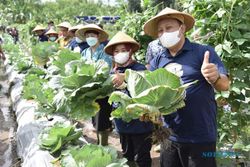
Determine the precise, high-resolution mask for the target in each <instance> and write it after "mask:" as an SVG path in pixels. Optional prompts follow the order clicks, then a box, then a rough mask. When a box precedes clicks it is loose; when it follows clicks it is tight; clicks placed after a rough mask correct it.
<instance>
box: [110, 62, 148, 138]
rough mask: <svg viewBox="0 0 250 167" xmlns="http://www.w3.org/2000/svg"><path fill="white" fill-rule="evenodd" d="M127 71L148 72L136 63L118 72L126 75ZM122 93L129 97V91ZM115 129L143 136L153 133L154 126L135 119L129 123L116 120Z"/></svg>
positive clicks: (119, 131) (123, 132)
mask: <svg viewBox="0 0 250 167" xmlns="http://www.w3.org/2000/svg"><path fill="white" fill-rule="evenodd" d="M126 69H132V70H134V71H143V70H146V67H145V66H144V65H142V64H140V63H137V62H134V63H132V64H130V65H128V66H127V67H118V68H117V71H118V72H119V73H125V71H126ZM113 73H114V72H113ZM122 92H123V93H126V94H128V95H129V92H128V90H127V89H125V90H122ZM113 106H114V105H113ZM116 107H117V106H115V108H116ZM115 128H116V131H117V132H118V133H122V134H143V133H149V132H152V131H153V124H152V123H150V122H143V121H140V120H139V119H133V120H132V121H130V122H128V123H127V122H125V121H123V120H122V119H115Z"/></svg>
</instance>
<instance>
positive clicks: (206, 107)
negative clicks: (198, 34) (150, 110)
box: [150, 39, 227, 143]
mask: <svg viewBox="0 0 250 167" xmlns="http://www.w3.org/2000/svg"><path fill="white" fill-rule="evenodd" d="M206 51H209V52H210V57H209V62H210V63H214V64H216V65H217V67H218V70H219V72H220V73H221V74H225V75H227V71H226V69H225V67H224V65H223V63H222V62H221V60H220V58H219V56H218V55H217V54H216V52H215V51H214V49H213V48H212V47H210V46H205V45H200V44H197V43H191V42H190V41H189V40H188V39H186V40H185V43H184V46H183V48H182V49H181V50H180V51H179V52H178V53H177V55H176V56H174V57H173V56H171V55H170V53H169V50H168V49H167V50H166V51H165V52H164V53H162V54H161V55H158V56H156V57H154V59H153V60H152V61H151V63H150V68H151V70H152V71H153V70H156V69H157V68H166V69H167V70H169V71H171V72H173V73H175V74H176V75H178V76H179V77H180V78H181V80H182V82H183V83H189V82H192V81H195V80H198V82H197V83H196V84H193V85H191V86H190V87H189V88H188V89H187V90H186V98H185V107H183V108H181V109H178V110H177V112H175V113H173V114H170V115H168V116H165V117H164V118H165V122H166V125H167V126H168V127H170V128H172V129H173V132H174V134H173V135H172V136H171V137H170V139H171V140H173V141H177V142H183V143H205V142H215V141H216V138H217V127H216V110H217V105H216V101H215V93H214V88H213V87H212V86H211V85H210V84H209V83H208V82H207V81H206V80H205V78H204V77H203V75H202V73H201V66H202V63H203V59H204V53H205V52H206Z"/></svg>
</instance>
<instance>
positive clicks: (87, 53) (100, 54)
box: [81, 44, 112, 67]
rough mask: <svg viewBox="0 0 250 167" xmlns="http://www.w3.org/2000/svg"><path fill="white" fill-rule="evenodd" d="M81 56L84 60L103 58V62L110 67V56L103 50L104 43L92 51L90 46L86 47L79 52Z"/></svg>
mask: <svg viewBox="0 0 250 167" xmlns="http://www.w3.org/2000/svg"><path fill="white" fill-rule="evenodd" d="M81 55H82V57H83V59H84V60H94V61H97V60H100V59H103V60H104V61H105V62H107V63H108V65H109V67H112V59H111V56H110V55H108V54H106V53H105V52H104V45H103V44H100V45H99V46H98V47H97V48H96V50H95V52H94V53H92V51H91V48H90V47H88V48H86V49H84V50H83V52H82V53H81Z"/></svg>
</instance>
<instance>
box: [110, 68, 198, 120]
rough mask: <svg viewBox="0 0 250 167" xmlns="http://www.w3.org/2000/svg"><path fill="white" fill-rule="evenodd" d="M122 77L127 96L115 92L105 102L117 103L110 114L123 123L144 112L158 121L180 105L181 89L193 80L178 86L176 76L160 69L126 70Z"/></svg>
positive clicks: (182, 102) (183, 94) (182, 104)
mask: <svg viewBox="0 0 250 167" xmlns="http://www.w3.org/2000/svg"><path fill="white" fill-rule="evenodd" d="M125 80H126V82H127V89H128V91H129V94H130V96H131V97H130V96H128V95H127V94H125V93H123V92H120V91H116V92H113V93H112V94H111V96H110V98H109V102H110V103H113V102H115V103H119V107H118V108H117V109H116V110H115V111H113V112H112V116H113V117H114V118H122V119H123V120H125V121H127V122H129V121H131V120H132V119H138V118H140V117H142V116H143V115H145V114H147V115H148V116H149V118H150V119H151V120H152V121H158V118H159V116H160V115H161V114H162V115H168V114H171V113H173V112H175V111H176V110H177V109H179V108H182V107H184V106H185V103H184V98H185V89H186V88H187V87H188V86H189V85H191V84H193V83H194V82H195V81H194V82H191V83H187V84H184V85H181V82H180V78H179V77H178V76H176V75H174V74H172V73H171V72H168V71H167V70H166V69H163V68H162V69H158V70H156V71H154V72H149V71H144V72H136V71H133V70H126V74H125Z"/></svg>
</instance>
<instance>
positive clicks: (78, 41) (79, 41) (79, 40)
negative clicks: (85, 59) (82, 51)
mask: <svg viewBox="0 0 250 167" xmlns="http://www.w3.org/2000/svg"><path fill="white" fill-rule="evenodd" d="M75 40H76V42H77V43H82V42H83V40H81V39H80V38H78V37H76V38H75Z"/></svg>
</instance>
